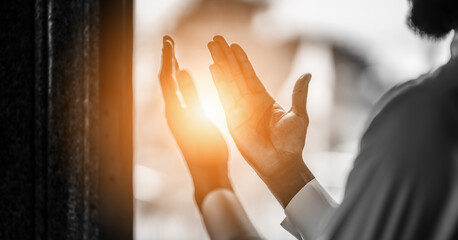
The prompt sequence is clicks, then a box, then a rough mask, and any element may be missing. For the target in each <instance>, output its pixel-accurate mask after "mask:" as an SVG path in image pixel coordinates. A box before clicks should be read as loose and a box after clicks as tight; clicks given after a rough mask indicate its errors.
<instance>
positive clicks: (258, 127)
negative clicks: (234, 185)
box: [208, 36, 311, 180]
mask: <svg viewBox="0 0 458 240" xmlns="http://www.w3.org/2000/svg"><path fill="white" fill-rule="evenodd" d="M208 47H209V49H210V52H211V54H212V58H213V60H214V62H215V63H214V64H213V65H211V66H210V71H211V72H212V76H213V80H214V82H215V85H216V87H217V89H218V93H219V96H220V99H221V102H222V105H223V108H224V111H225V113H226V119H227V124H228V128H229V131H230V133H231V135H232V137H233V139H234V142H235V143H236V145H237V147H238V149H239V150H240V152H241V153H242V155H243V157H244V158H245V159H246V160H247V162H248V163H249V164H250V165H251V166H252V167H253V168H254V170H255V171H256V172H257V173H258V175H259V176H260V177H261V178H262V179H263V180H269V179H274V178H276V177H277V176H281V175H287V174H291V173H292V172H294V171H298V169H304V168H305V165H304V163H303V161H302V151H303V148H304V144H305V138H306V133H307V127H308V123H309V120H308V116H307V111H306V101H307V90H308V84H309V82H310V79H311V75H310V74H306V75H303V76H302V77H300V78H299V80H298V81H297V82H296V85H295V87H294V91H293V97H292V107H291V109H290V110H289V111H285V110H284V109H283V108H282V107H281V106H280V105H279V104H278V103H276V102H275V100H274V99H273V98H272V97H271V96H270V94H269V93H268V92H267V91H266V89H265V87H264V86H263V84H262V83H261V82H260V80H259V78H258V77H257V76H256V73H255V72H254V70H253V67H252V66H251V63H250V61H249V60H248V57H247V55H246V54H245V52H244V51H243V49H242V48H241V47H240V46H239V45H237V44H232V45H231V46H230V47H229V45H228V44H227V42H226V41H225V40H224V38H222V37H221V36H216V37H215V38H214V41H212V42H210V43H209V44H208ZM301 171H302V170H301Z"/></svg>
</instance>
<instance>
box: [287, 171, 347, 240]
mask: <svg viewBox="0 0 458 240" xmlns="http://www.w3.org/2000/svg"><path fill="white" fill-rule="evenodd" d="M337 206H338V204H337V203H336V202H335V201H334V200H333V199H332V197H331V196H330V195H329V194H328V193H327V192H326V190H325V189H324V188H323V187H322V186H321V185H320V183H318V181H317V180H316V179H313V180H312V181H310V182H309V183H307V184H306V185H305V186H304V187H303V188H302V189H301V190H300V191H299V192H298V193H297V194H296V195H295V196H294V197H293V198H292V199H291V201H290V202H289V203H288V205H287V206H286V208H285V214H286V218H285V219H284V220H283V222H282V223H281V226H282V227H283V228H284V229H286V230H287V231H288V232H290V233H291V234H292V235H294V236H295V237H296V238H297V239H300V240H313V239H317V238H319V237H320V235H321V234H322V231H323V228H324V226H325V225H326V223H327V222H328V221H329V219H330V218H331V216H332V214H333V213H334V210H335V209H336V208H337Z"/></svg>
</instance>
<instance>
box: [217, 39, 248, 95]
mask: <svg viewBox="0 0 458 240" xmlns="http://www.w3.org/2000/svg"><path fill="white" fill-rule="evenodd" d="M213 40H214V41H215V42H216V43H217V44H218V46H219V47H220V48H221V50H222V51H223V53H224V55H225V57H226V60H227V63H228V65H229V68H230V70H231V73H232V77H233V81H235V83H236V84H237V87H238V88H239V89H240V92H241V93H242V94H246V93H248V92H249V90H248V87H247V86H246V83H245V79H244V76H243V74H242V70H241V69H240V66H239V64H238V62H237V59H236V58H235V56H234V53H233V52H232V50H231V48H230V47H229V45H228V44H227V42H226V40H225V39H224V38H223V37H222V36H219V35H218V36H215V37H214V38H213Z"/></svg>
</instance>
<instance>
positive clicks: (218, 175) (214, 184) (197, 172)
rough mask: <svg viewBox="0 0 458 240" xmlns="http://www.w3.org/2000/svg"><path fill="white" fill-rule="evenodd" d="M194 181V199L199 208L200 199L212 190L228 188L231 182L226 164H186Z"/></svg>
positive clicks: (230, 188) (230, 186)
mask: <svg viewBox="0 0 458 240" xmlns="http://www.w3.org/2000/svg"><path fill="white" fill-rule="evenodd" d="M188 167H189V171H190V173H191V176H192V180H193V183H194V199H195V201H196V203H197V205H198V207H199V209H200V208H201V205H202V201H203V199H204V198H205V196H207V194H209V193H210V192H212V191H213V190H216V189H228V190H231V191H232V184H231V181H230V179H229V176H228V172H227V165H226V164H224V165H220V166H214V165H211V166H201V165H197V166H195V165H193V166H188Z"/></svg>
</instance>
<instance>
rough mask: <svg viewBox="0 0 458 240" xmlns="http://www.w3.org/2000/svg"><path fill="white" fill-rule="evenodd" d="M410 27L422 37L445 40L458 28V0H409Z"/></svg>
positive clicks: (408, 22) (408, 21)
mask: <svg viewBox="0 0 458 240" xmlns="http://www.w3.org/2000/svg"><path fill="white" fill-rule="evenodd" d="M409 3H410V10H411V11H410V14H409V16H408V19H407V24H408V25H409V27H410V28H411V29H412V30H413V31H415V32H416V33H418V34H419V35H420V36H422V37H427V38H430V39H434V40H439V39H442V38H444V37H445V36H446V35H447V34H448V33H449V32H450V31H451V30H453V29H456V28H457V27H458V1H457V0H409Z"/></svg>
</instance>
